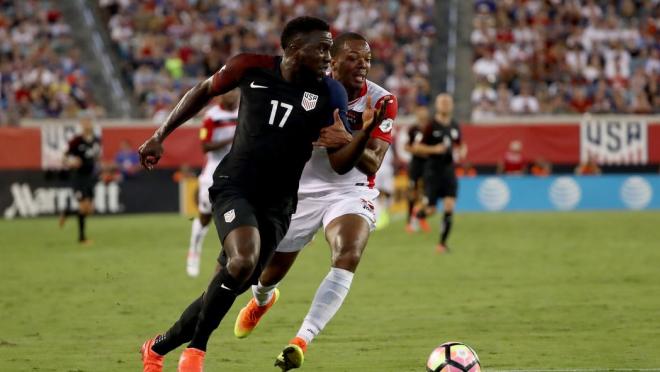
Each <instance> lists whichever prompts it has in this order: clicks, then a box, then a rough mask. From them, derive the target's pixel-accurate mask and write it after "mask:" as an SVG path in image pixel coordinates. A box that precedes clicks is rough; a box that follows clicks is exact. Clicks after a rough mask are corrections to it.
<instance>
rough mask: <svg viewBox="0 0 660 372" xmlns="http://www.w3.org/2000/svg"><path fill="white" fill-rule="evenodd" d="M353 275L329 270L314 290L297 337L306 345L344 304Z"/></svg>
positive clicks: (347, 272) (332, 269) (343, 271)
mask: <svg viewBox="0 0 660 372" xmlns="http://www.w3.org/2000/svg"><path fill="white" fill-rule="evenodd" d="M352 281H353V273H352V272H350V271H348V270H344V269H338V268H335V267H333V268H331V269H330V272H329V273H328V275H326V277H325V279H323V281H322V282H321V285H319V289H317V290H316V295H315V296H314V301H312V306H310V308H309V312H308V313H307V316H306V317H305V320H304V321H303V324H302V326H301V327H300V329H299V330H298V334H297V336H298V337H300V338H302V339H303V340H305V341H306V342H307V343H308V344H309V343H310V342H312V340H313V339H314V337H315V336H316V335H318V334H319V333H320V332H321V331H322V330H323V328H325V326H326V325H327V324H328V322H329V321H330V319H332V317H333V316H335V314H336V313H337V310H339V308H340V307H341V304H342V303H344V299H345V298H346V295H348V290H349V289H350V288H351V282H352Z"/></svg>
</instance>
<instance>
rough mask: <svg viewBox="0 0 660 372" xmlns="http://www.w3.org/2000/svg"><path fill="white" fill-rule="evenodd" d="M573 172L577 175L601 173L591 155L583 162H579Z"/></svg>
mask: <svg viewBox="0 0 660 372" xmlns="http://www.w3.org/2000/svg"><path fill="white" fill-rule="evenodd" d="M575 174H577V175H578V176H590V175H598V174H601V170H600V167H599V166H598V164H597V163H596V159H595V158H594V157H593V156H589V158H588V159H587V161H586V162H585V163H580V164H579V165H578V166H577V167H575Z"/></svg>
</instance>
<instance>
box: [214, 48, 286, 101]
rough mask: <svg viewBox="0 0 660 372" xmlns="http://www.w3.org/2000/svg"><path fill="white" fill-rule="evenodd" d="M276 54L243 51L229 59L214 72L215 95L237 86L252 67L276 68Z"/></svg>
mask: <svg viewBox="0 0 660 372" xmlns="http://www.w3.org/2000/svg"><path fill="white" fill-rule="evenodd" d="M275 58H276V57H275V56H268V55H263V54H250V53H241V54H237V55H235V56H233V57H231V58H229V60H228V61H227V63H226V64H225V65H224V66H222V68H221V69H220V70H219V71H217V72H216V73H215V74H213V77H212V84H211V89H212V90H213V93H214V94H215V95H220V94H225V93H227V92H229V91H230V90H232V89H234V88H236V87H237V86H238V84H239V82H240V81H241V79H242V78H243V74H244V73H245V72H246V71H247V70H249V69H252V68H274V67H275Z"/></svg>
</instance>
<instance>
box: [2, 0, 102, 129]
mask: <svg viewBox="0 0 660 372" xmlns="http://www.w3.org/2000/svg"><path fill="white" fill-rule="evenodd" d="M93 104H94V103H93V99H92V95H91V94H90V90H89V86H88V79H87V75H86V72H85V69H84V68H83V67H82V65H81V63H80V52H79V50H78V49H77V48H76V47H75V45H74V41H73V39H72V37H71V29H70V27H69V26H68V25H67V24H66V23H65V22H64V20H63V17H62V14H61V13H60V12H59V11H58V10H57V9H55V8H54V7H53V3H52V2H50V1H45V0H32V1H0V124H5V123H14V124H15V123H17V121H18V119H19V118H21V117H33V118H60V117H73V116H76V115H77V113H78V111H80V110H82V109H87V108H89V107H90V106H93Z"/></svg>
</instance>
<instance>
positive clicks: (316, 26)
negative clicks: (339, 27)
mask: <svg viewBox="0 0 660 372" xmlns="http://www.w3.org/2000/svg"><path fill="white" fill-rule="evenodd" d="M312 31H330V25H329V24H328V22H326V21H324V20H322V19H321V18H316V17H309V16H303V17H297V18H294V19H292V20H290V21H289V22H287V24H286V26H284V30H283V31H282V36H281V37H280V43H282V49H286V48H287V47H288V46H289V44H290V43H291V41H293V39H294V38H295V37H296V36H298V34H306V33H308V32H312Z"/></svg>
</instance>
